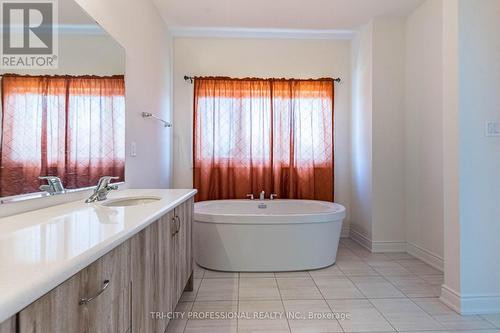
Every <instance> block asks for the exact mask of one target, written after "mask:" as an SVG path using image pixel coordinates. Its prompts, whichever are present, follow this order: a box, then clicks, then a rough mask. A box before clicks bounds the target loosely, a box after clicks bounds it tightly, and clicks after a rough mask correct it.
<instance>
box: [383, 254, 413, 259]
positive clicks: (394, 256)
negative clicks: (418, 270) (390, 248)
mask: <svg viewBox="0 0 500 333" xmlns="http://www.w3.org/2000/svg"><path fill="white" fill-rule="evenodd" d="M384 254H385V256H386V257H387V258H389V259H391V260H402V259H415V257H414V256H412V255H411V254H409V253H406V252H392V253H384Z"/></svg>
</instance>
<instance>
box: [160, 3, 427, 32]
mask: <svg viewBox="0 0 500 333" xmlns="http://www.w3.org/2000/svg"><path fill="white" fill-rule="evenodd" d="M153 1H154V3H155V4H156V6H157V7H158V8H159V10H160V12H161V14H162V16H163V18H164V20H165V21H166V22H167V24H169V25H173V26H181V27H204V28H254V29H255V28H257V29H315V30H354V29H356V28H358V27H359V26H361V25H363V24H365V23H367V22H368V21H369V20H370V19H372V18H373V17H376V16H389V17H398V16H405V15H407V14H408V13H410V12H411V11H413V10H414V9H415V8H416V7H418V6H419V5H420V4H421V3H422V2H423V0H153Z"/></svg>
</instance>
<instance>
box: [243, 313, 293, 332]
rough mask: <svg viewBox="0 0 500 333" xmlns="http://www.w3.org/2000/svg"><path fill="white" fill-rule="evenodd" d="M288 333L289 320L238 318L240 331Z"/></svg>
mask: <svg viewBox="0 0 500 333" xmlns="http://www.w3.org/2000/svg"><path fill="white" fill-rule="evenodd" d="M253 332H259V333H262V332H265V333H288V332H290V329H289V327H288V322H287V320H286V319H285V318H284V317H283V318H281V319H240V320H238V333H253Z"/></svg>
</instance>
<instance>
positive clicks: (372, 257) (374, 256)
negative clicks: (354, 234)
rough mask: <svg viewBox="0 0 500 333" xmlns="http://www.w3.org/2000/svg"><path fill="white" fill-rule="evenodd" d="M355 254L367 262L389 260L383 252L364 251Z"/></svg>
mask: <svg viewBox="0 0 500 333" xmlns="http://www.w3.org/2000/svg"><path fill="white" fill-rule="evenodd" d="M357 256H358V257H359V258H361V259H362V260H363V261H365V262H367V263H372V262H373V263H376V262H387V261H390V260H391V259H389V258H388V257H387V256H386V255H385V254H384V253H371V252H366V253H358V254H357Z"/></svg>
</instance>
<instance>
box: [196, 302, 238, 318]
mask: <svg viewBox="0 0 500 333" xmlns="http://www.w3.org/2000/svg"><path fill="white" fill-rule="evenodd" d="M191 311H192V312H193V315H195V313H199V315H200V317H198V318H194V317H192V318H193V319H196V320H198V319H209V318H205V317H202V316H205V315H204V314H205V313H208V312H221V313H222V312H236V311H238V301H198V300H197V301H196V302H194V304H193V308H192V310H191Z"/></svg>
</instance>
